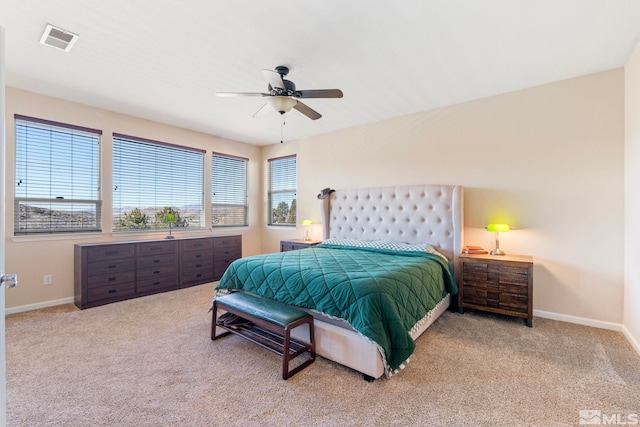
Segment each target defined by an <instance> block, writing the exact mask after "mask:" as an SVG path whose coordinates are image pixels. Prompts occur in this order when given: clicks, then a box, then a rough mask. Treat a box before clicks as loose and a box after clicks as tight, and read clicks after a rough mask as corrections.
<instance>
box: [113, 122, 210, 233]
mask: <svg viewBox="0 0 640 427" xmlns="http://www.w3.org/2000/svg"><path fill="white" fill-rule="evenodd" d="M203 177H204V151H202V150H197V149H193V148H187V147H181V146H177V145H172V144H166V143H162V142H157V141H151V140H147V139H142V138H136V137H131V136H126V135H120V134H114V135H113V229H114V231H135V230H149V229H156V230H158V229H160V230H164V229H169V225H170V224H171V227H173V228H180V227H183V228H184V227H190V228H203V227H204V224H203V220H204V215H203V210H202V206H203V201H202V200H203ZM168 213H173V214H174V215H173V216H172V217H168V216H167V215H166V214H168ZM169 219H170V220H171V222H168V220H169Z"/></svg>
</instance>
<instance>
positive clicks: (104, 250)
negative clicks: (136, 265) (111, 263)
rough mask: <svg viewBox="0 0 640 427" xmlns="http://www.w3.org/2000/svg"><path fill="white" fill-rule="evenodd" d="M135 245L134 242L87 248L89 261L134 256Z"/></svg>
mask: <svg viewBox="0 0 640 427" xmlns="http://www.w3.org/2000/svg"><path fill="white" fill-rule="evenodd" d="M134 255H135V247H134V246H133V245H132V244H112V245H100V246H92V247H90V248H87V262H89V263H92V262H97V261H105V260H112V259H118V258H133V256H134Z"/></svg>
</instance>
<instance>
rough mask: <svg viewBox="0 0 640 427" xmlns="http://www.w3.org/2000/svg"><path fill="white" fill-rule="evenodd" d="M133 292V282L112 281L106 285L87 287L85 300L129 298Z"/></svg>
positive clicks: (134, 291)
mask: <svg viewBox="0 0 640 427" xmlns="http://www.w3.org/2000/svg"><path fill="white" fill-rule="evenodd" d="M135 293H136V290H135V284H134V283H133V282H131V283H113V284H111V285H107V286H98V287H89V288H88V290H87V300H88V302H93V301H100V300H104V299H112V298H129V297H131V296H133V295H135Z"/></svg>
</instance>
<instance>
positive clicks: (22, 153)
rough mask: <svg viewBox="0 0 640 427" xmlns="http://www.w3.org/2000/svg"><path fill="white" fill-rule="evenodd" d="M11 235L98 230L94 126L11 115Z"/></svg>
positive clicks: (97, 159)
mask: <svg viewBox="0 0 640 427" xmlns="http://www.w3.org/2000/svg"><path fill="white" fill-rule="evenodd" d="M15 130H16V162H15V168H16V170H15V199H14V202H15V203H14V233H15V234H16V235H17V234H32V233H69V232H85V231H101V224H102V220H101V207H102V201H101V196H100V139H101V136H102V132H101V131H100V130H95V129H88V128H83V127H79V126H73V125H67V124H64V123H57V122H52V121H48V120H42V119H36V118H31V117H25V116H18V115H16V116H15Z"/></svg>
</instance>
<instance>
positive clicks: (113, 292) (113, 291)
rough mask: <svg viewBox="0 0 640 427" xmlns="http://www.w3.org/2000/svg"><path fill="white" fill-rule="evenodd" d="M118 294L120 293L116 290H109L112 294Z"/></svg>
mask: <svg viewBox="0 0 640 427" xmlns="http://www.w3.org/2000/svg"><path fill="white" fill-rule="evenodd" d="M116 292H118V291H117V290H116V289H109V293H110V294H115V293H116Z"/></svg>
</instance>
